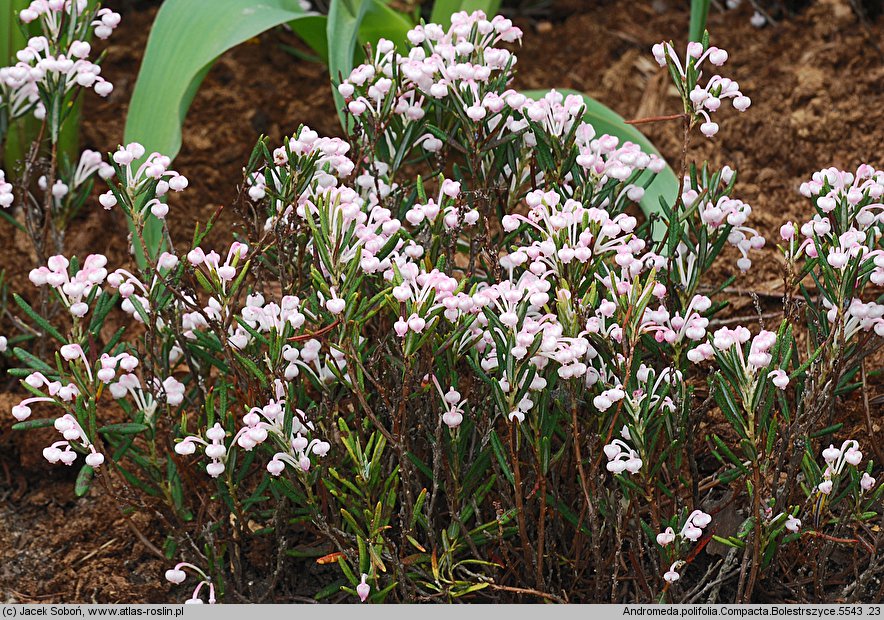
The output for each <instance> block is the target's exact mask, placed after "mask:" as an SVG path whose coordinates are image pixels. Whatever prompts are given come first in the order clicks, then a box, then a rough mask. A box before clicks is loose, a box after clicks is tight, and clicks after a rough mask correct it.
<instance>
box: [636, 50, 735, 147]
mask: <svg viewBox="0 0 884 620" xmlns="http://www.w3.org/2000/svg"><path fill="white" fill-rule="evenodd" d="M652 52H653V54H654V60H656V61H657V64H659V65H660V66H661V67H666V66H669V67H670V69H671V70H673V71H675V72H677V75H679V76H680V78H681V83H680V84H677V86H678V87H679V90H680V91H681V94H682V98H683V99H684V101H685V112H686V113H690V114H691V115H692V117H693V118H699V119H702V120H703V121H704V122H703V123H702V124H701V125H700V131H701V132H702V133H703V135H704V136H706V137H707V138H711V137H712V136H714V135H715V134H717V133H718V123H716V122H714V121H713V120H712V119H711V118H710V116H709V114H710V113H714V112H716V111H717V110H718V109H719V108H720V107H721V103H722V100H723V99H732V100H733V101H732V103H733V106H734V108H735V109H737V110H739V111H740V112H744V111H746V110H747V109H748V108H749V106H750V105H751V104H752V101H751V100H750V99H749V97H747V96H745V95H744V94H743V93H742V92H740V85H739V84H738V83H737V82H736V81H734V80H732V79H730V78H726V77H722V76H720V75H718V74H715V75H713V76H712V77H710V78H709V80H707V82H706V84H705V86H704V85H701V84H699V81H700V79H701V78H702V76H703V73H702V71H701V70H700V67H701V65H702V64H703V63H704V62H705V61H706V60H709V62H710V64H712V65H713V66H715V67H720V66H722V65H723V64H724V63H726V62H727V58H728V54H727V52H726V51H725V50H723V49H721V48H718V47H714V46H712V47H708V46H704V45H703V43H699V42H697V41H692V42H690V43H688V46H687V50H686V52H685V56H684V60H683V61H682V60H681V59H679V56H678V53H677V52H676V51H675V48H674V47H673V46H672V43H666V42H665V41H664V42H662V43H657V44H655V45H654V47H653V49H652Z"/></svg>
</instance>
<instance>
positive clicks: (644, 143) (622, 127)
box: [523, 88, 678, 237]
mask: <svg viewBox="0 0 884 620" xmlns="http://www.w3.org/2000/svg"><path fill="white" fill-rule="evenodd" d="M557 90H558V89H557ZM548 92H549V91H547V90H527V91H524V92H523V94H524V95H526V96H528V97H531V98H532V99H540V98H542V97H543V96H544V95H546V94H547V93H548ZM558 92H560V93H562V94H563V95H565V96H568V95H579V96H581V97H583V101H584V103H585V104H586V111H585V112H584V115H583V120H585V121H586V122H587V123H589V124H591V125H592V126H593V127H594V128H595V130H596V133H598V134H610V135H612V136H617V137H618V138H620V139H621V140H629V141H630V142H635V143H636V144H638V145H639V146H640V147H641V148H642V150H643V151H644V152H645V153H649V154H651V153H652V154H654V155H657V156H658V157H662V156H661V155H660V151H658V150H657V149H656V147H655V146H654V145H653V144H652V143H651V141H650V140H648V139H647V138H646V137H645V135H644V134H643V133H642V132H640V131H639V130H638V129H636V128H635V127H633V126H632V125H628V124H626V121H625V120H624V119H623V117H622V116H620V115H619V114H617V113H616V112H615V111H614V110H612V109H611V108H609V107H607V106H606V105H604V104H603V103H600V102H598V101H596V100H595V99H593V98H592V97H589V96H587V95H584V94H583V93H581V92H578V91H576V90H571V89H567V88H564V89H561V90H558ZM677 193H678V177H677V176H676V175H675V172H673V170H672V168H671V167H669V166H668V165H667V166H666V168H664V169H663V170H662V171H661V172H660V173H659V174H657V176H656V178H655V179H654V181H653V182H652V183H651V184H650V185H649V186H648V188H647V189H646V190H645V195H644V198H642V200H641V208H642V211H644V213H645V215H651V214H652V213H658V212H659V211H660V198H661V197H662V198H663V199H664V200H665V201H666V204H669V205H672V204H675V197H676V194H677ZM658 229H659V233H660V234H662V232H663V231H662V229H661V228H660V227H658ZM657 232H658V230H657V229H655V237H656V236H657V235H656V233H657Z"/></svg>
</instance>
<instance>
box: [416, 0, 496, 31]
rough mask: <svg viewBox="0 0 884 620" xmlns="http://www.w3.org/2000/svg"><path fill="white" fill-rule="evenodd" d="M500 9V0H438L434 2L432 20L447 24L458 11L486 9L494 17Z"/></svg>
mask: <svg viewBox="0 0 884 620" xmlns="http://www.w3.org/2000/svg"><path fill="white" fill-rule="evenodd" d="M499 9H500V0H436V2H434V3H433V12H432V13H431V14H430V21H431V22H433V23H434V24H442V25H443V26H447V25H449V24H450V23H451V16H452V15H453V14H455V13H457V12H458V11H466V12H467V13H472V12H473V11H484V12H485V15H487V16H488V17H489V18H491V17H493V16H494V15H495V14H496V13H497V11H498V10H499Z"/></svg>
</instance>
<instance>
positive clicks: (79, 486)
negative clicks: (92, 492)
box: [74, 465, 94, 497]
mask: <svg viewBox="0 0 884 620" xmlns="http://www.w3.org/2000/svg"><path fill="white" fill-rule="evenodd" d="M93 476H94V471H93V469H92V468H91V467H90V466H89V465H83V468H82V469H81V470H80V473H79V474H77V482H76V483H75V484H74V495H76V496H77V497H83V496H84V495H86V493H88V492H89V487H91V486H92V478H93Z"/></svg>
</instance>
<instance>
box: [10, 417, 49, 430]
mask: <svg viewBox="0 0 884 620" xmlns="http://www.w3.org/2000/svg"><path fill="white" fill-rule="evenodd" d="M53 424H55V418H44V419H42V420H25V421H24V422H16V423H15V424H13V425H12V430H14V431H27V430H30V429H32V428H46V427H47V426H52V425H53Z"/></svg>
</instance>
